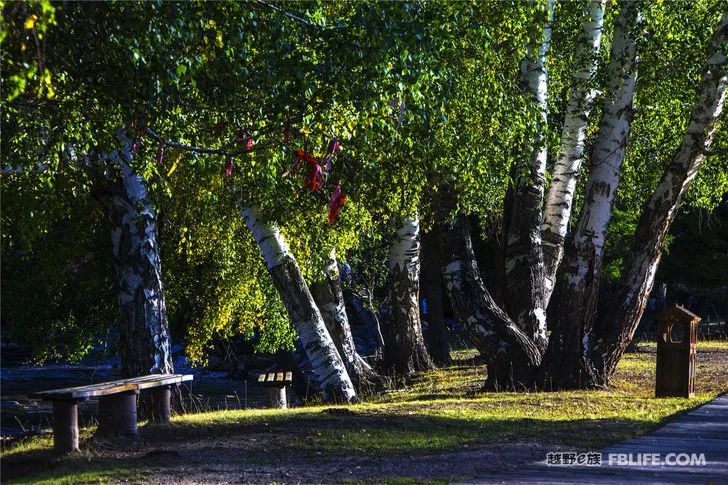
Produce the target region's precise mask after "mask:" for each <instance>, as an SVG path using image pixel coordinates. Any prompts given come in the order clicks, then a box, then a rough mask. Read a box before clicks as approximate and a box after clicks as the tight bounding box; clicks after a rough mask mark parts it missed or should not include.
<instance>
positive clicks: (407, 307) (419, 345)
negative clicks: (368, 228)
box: [384, 215, 432, 375]
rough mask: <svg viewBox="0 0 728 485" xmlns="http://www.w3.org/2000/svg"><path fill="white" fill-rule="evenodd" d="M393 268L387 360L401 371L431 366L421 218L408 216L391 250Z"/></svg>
mask: <svg viewBox="0 0 728 485" xmlns="http://www.w3.org/2000/svg"><path fill="white" fill-rule="evenodd" d="M388 267H389V272H390V283H389V285H390V286H389V296H388V298H389V301H388V304H387V316H388V320H389V327H388V331H387V332H386V334H385V345H384V361H385V364H386V365H388V366H391V367H392V368H393V369H394V370H395V371H396V372H398V373H400V374H405V375H408V374H412V373H414V372H416V371H423V370H429V369H431V368H432V361H431V360H430V355H429V354H428V352H427V347H426V346H425V339H424V338H423V336H422V324H421V322H420V297H419V295H420V292H419V289H420V286H419V278H420V221H419V217H418V216H417V215H414V216H410V217H406V218H405V219H404V220H403V222H402V226H401V227H400V228H399V230H397V237H396V239H395V241H394V243H393V244H392V248H391V250H390V253H389V261H388Z"/></svg>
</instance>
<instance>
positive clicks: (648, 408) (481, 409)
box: [2, 342, 728, 483]
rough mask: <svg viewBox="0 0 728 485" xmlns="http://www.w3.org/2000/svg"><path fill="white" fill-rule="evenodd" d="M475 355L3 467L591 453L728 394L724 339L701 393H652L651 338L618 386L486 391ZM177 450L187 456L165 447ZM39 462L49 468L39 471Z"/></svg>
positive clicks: (84, 471) (29, 449)
mask: <svg viewBox="0 0 728 485" xmlns="http://www.w3.org/2000/svg"><path fill="white" fill-rule="evenodd" d="M474 356H475V352H474V351H459V352H456V353H455V355H454V357H455V364H454V365H452V366H450V367H447V368H444V369H440V370H436V371H433V372H427V373H423V374H420V375H418V376H416V377H415V378H414V379H412V380H411V381H410V382H408V383H406V384H403V385H400V386H399V387H398V388H397V389H390V390H389V391H388V392H387V393H385V394H383V395H376V396H370V397H368V398H367V399H366V400H365V402H363V403H361V404H357V405H353V406H348V407H332V406H310V407H303V408H295V409H290V410H286V411H281V410H243V411H217V412H208V413H200V414H189V415H184V416H177V417H175V418H174V420H173V424H172V425H171V426H155V425H142V427H141V428H140V430H141V436H142V438H141V440H140V441H139V442H134V443H129V444H128V445H115V444H111V445H109V444H108V443H99V442H97V441H94V440H93V439H92V438H91V436H92V432H93V430H92V429H85V430H83V432H82V448H83V450H84V451H83V453H82V454H81V455H79V456H75V457H65V458H61V459H55V458H53V457H52V455H51V454H50V448H51V437H50V435H43V436H39V437H33V438H29V439H26V440H23V441H21V442H19V443H16V444H14V445H12V446H9V447H6V448H5V449H4V450H3V452H2V462H3V465H2V466H3V475H4V476H8V475H6V472H10V474H9V475H10V477H11V478H20V477H19V476H18V475H20V473H17V470H20V469H23V468H26V469H27V471H28V474H27V475H26V476H25V477H24V478H20V480H19V481H21V482H22V481H24V480H25V481H26V482H37V481H38V480H39V479H47V480H48V481H49V482H48V483H58V482H59V481H63V480H67V481H68V482H106V481H120V480H131V481H143V482H144V481H155V480H156V478H155V477H159V476H163V475H164V474H165V473H169V472H170V470H174V469H175V467H180V466H183V462H184V458H183V456H185V455H184V454H185V453H188V452H189V453H190V454H194V453H195V450H196V447H198V448H199V447H202V446H203V445H204V446H205V447H210V446H211V443H212V445H214V446H215V447H218V448H219V449H220V450H222V451H221V453H225V450H228V449H229V450H230V452H232V451H233V450H234V451H235V452H236V453H245V456H246V458H250V460H252V461H251V462H252V465H251V463H248V464H247V465H246V466H248V467H251V466H252V467H255V466H256V465H255V463H256V460H257V459H258V458H260V459H261V460H263V461H265V460H267V458H265V457H266V456H268V455H269V452H271V453H274V454H275V455H276V457H277V458H276V459H279V460H281V463H287V460H289V461H290V460H293V459H294V457H295V460H298V461H300V460H304V461H305V462H306V463H308V464H310V465H311V466H313V467H315V466H316V464H317V463H318V462H322V463H323V462H324V461H326V460H330V459H332V458H334V457H337V456H341V457H345V456H346V457H350V456H352V455H354V456H355V457H359V458H362V459H364V458H372V457H374V458H376V457H392V456H395V457H396V456H402V457H403V459H404V458H405V457H411V456H417V455H425V454H433V453H434V454H437V453H445V452H453V451H462V450H472V449H478V448H479V447H484V446H494V444H495V445H497V444H498V443H511V442H514V441H519V440H520V441H525V442H540V443H546V444H548V445H550V446H553V447H558V446H569V447H571V448H575V449H583V450H589V449H596V448H600V447H603V446H605V445H607V444H610V443H613V442H616V441H619V440H622V439H625V438H629V437H633V436H636V435H640V434H643V433H645V432H647V431H649V430H651V429H653V428H654V427H656V426H657V425H659V424H660V423H661V422H663V421H665V420H666V419H669V418H670V417H671V416H674V415H675V414H676V413H679V412H681V411H684V410H686V409H689V408H693V407H695V406H697V405H699V404H701V403H704V402H706V401H709V400H711V399H713V398H714V397H716V396H717V395H720V394H722V393H725V392H728V365H726V362H728V342H704V343H700V344H699V350H698V370H697V388H698V389H697V394H696V397H695V398H693V399H680V398H674V399H655V398H654V370H655V354H654V345H649V344H640V345H638V346H637V347H636V350H635V351H634V352H631V353H628V354H626V356H625V358H624V359H623V360H622V362H621V363H620V366H619V370H618V374H617V376H616V377H615V379H614V385H613V388H611V389H609V390H603V391H569V392H543V393H537V392H518V393H515V392H508V393H492V392H481V390H480V387H481V385H482V382H483V377H484V367H483V366H480V365H474V364H472V362H473V357H474ZM149 450H154V453H151V454H150V453H149ZM169 450H174V453H178V454H179V453H182V458H178V457H177V455H173V456H168V454H165V453H167V452H169ZM180 450H181V451H180ZM155 453H157V454H155ZM192 456H194V455H192ZM220 456H221V457H224V456H225V455H224V454H223V455H220ZM221 459H222V458H221ZM160 460H161V461H162V462H164V463H165V467H164V469H162V471H160V469H159V468H158V464H159V462H160ZM34 463H44V464H46V465H47V466H45V465H44V466H43V467H41V468H40V469H44V470H43V471H42V472H40V471H39V470H40V469H39V468H38V467H34V466H32V465H33V464H34ZM36 471H38V473H36ZM160 473H161V474H162V475H160ZM23 475H25V473H23ZM393 480H394V479H393Z"/></svg>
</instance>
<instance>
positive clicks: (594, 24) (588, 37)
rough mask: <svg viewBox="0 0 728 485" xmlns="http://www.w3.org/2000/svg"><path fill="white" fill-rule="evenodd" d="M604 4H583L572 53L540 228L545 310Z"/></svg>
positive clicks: (580, 149) (580, 144)
mask: <svg viewBox="0 0 728 485" xmlns="http://www.w3.org/2000/svg"><path fill="white" fill-rule="evenodd" d="M605 3H606V0H590V1H589V2H588V3H587V4H586V8H585V11H584V17H583V19H582V24H581V30H580V32H579V38H578V40H577V44H576V49H575V52H574V66H573V71H572V74H571V94H570V96H569V103H568V105H567V108H566V117H565V119H564V128H563V131H562V134H561V146H560V148H559V153H558V155H557V157H556V163H555V165H554V172H553V177H552V181H551V187H550V188H549V192H548V197H547V199H546V207H545V214H544V222H543V225H542V227H541V232H542V235H543V250H544V268H545V271H544V306H548V302H549V300H550V298H551V293H552V292H553V288H554V283H555V279H556V270H557V269H558V266H559V264H560V263H561V258H562V256H563V251H564V240H565V238H566V233H567V228H568V224H569V218H570V217H571V209H572V202H573V199H574V192H575V190H576V181H577V178H578V175H579V170H580V168H581V164H582V161H583V159H584V142H585V139H586V130H587V126H588V124H589V113H590V112H591V108H592V100H593V99H594V94H595V90H594V89H593V88H592V84H593V78H594V75H595V73H596V70H597V61H598V54H599V45H600V43H601V34H602V27H603V24H604V5H605Z"/></svg>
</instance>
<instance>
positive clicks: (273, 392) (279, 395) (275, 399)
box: [268, 387, 288, 409]
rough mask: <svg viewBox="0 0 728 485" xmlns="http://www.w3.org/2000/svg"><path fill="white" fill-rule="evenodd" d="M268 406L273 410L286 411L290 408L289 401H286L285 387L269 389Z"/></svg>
mask: <svg viewBox="0 0 728 485" xmlns="http://www.w3.org/2000/svg"><path fill="white" fill-rule="evenodd" d="M268 404H270V407H272V408H278V409H286V408H288V401H287V399H286V388H285V387H280V388H278V387H269V388H268Z"/></svg>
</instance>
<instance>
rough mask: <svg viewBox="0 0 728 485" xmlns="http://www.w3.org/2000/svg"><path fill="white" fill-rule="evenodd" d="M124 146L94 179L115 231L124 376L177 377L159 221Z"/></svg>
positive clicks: (125, 140)
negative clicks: (169, 374)
mask: <svg viewBox="0 0 728 485" xmlns="http://www.w3.org/2000/svg"><path fill="white" fill-rule="evenodd" d="M119 140H120V142H121V143H122V148H121V149H120V150H115V151H112V152H109V153H104V154H101V155H99V158H100V159H101V161H103V164H102V165H101V168H102V169H101V170H99V171H98V172H94V176H95V178H96V181H97V187H96V190H97V191H98V192H99V193H100V195H101V197H100V198H101V200H102V201H103V203H104V206H105V207H106V213H107V218H108V220H109V223H110V226H111V243H112V255H113V260H114V270H115V273H116V283H117V298H118V301H119V306H120V313H121V318H120V349H121V360H122V374H123V375H124V376H125V377H132V376H139V375H146V374H157V373H172V372H173V371H174V369H173V365H172V356H171V351H170V339H169V325H168V322H167V309H166V305H165V301H164V291H163V285H162V269H161V257H160V254H159V244H158V242H157V215H156V211H155V210H154V207H153V205H152V203H151V201H150V200H149V197H148V193H147V189H146V181H145V180H144V179H143V178H142V177H141V176H139V175H137V174H136V173H135V172H134V170H133V169H132V167H131V162H132V151H131V140H129V139H128V138H126V137H125V136H123V134H121V133H120V135H119ZM113 167H116V168H118V172H115V171H114V170H113V169H111V170H110V168H113ZM99 172H103V173H99Z"/></svg>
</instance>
